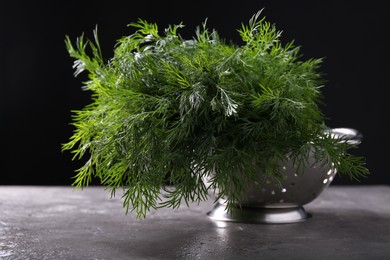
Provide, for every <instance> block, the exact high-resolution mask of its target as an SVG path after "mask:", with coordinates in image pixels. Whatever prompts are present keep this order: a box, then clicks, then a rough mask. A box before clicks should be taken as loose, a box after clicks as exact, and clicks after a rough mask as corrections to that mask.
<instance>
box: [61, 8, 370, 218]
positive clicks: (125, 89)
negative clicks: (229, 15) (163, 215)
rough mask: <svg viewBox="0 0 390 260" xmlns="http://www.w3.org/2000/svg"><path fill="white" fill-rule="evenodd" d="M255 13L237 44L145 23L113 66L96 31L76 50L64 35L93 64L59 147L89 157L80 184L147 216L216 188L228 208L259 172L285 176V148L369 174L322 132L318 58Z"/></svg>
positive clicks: (119, 49)
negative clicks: (87, 100)
mask: <svg viewBox="0 0 390 260" xmlns="http://www.w3.org/2000/svg"><path fill="white" fill-rule="evenodd" d="M260 14H261V12H258V13H256V14H255V15H254V16H253V17H251V19H250V20H249V23H248V24H242V27H241V28H239V29H238V33H239V34H240V36H241V38H242V40H243V42H244V44H242V46H238V45H236V44H233V43H226V42H225V41H224V40H222V39H221V38H220V37H219V36H218V34H217V32H216V31H215V30H211V31H210V30H209V29H208V28H207V25H206V22H204V23H203V24H202V26H200V27H198V28H197V30H196V34H195V36H194V37H193V39H191V40H185V39H183V38H182V37H181V36H180V34H178V30H179V29H180V28H181V27H183V24H178V25H173V26H169V27H168V28H166V29H165V31H164V32H163V33H161V32H159V30H158V26H157V25H156V24H153V23H148V22H146V21H144V20H141V19H139V20H138V21H137V22H136V23H132V24H130V25H131V26H132V27H133V28H136V31H135V33H133V34H132V35H130V36H127V37H123V38H122V39H120V40H118V42H117V45H116V46H115V49H114V55H113V57H112V58H111V59H110V60H109V61H107V62H105V61H104V59H103V57H102V54H101V50H100V46H99V40H98V37H97V31H96V30H95V31H94V36H95V39H94V42H92V41H90V40H86V41H84V39H83V36H81V37H79V38H78V39H77V43H76V45H75V46H73V44H72V43H71V40H70V39H69V37H68V36H67V37H66V46H67V50H68V52H69V54H70V56H71V57H73V58H75V62H74V68H75V75H76V76H77V75H78V74H80V73H81V72H83V71H85V70H86V71H88V73H89V81H87V82H85V88H87V89H88V90H90V91H91V92H92V98H93V101H92V103H91V104H89V105H88V106H86V107H85V108H84V109H82V110H78V111H73V112H74V118H73V125H74V127H75V131H74V134H73V135H72V136H71V138H70V140H69V142H68V143H66V144H63V150H71V151H72V152H73V153H74V154H75V157H74V158H77V159H81V158H83V157H87V158H88V160H87V161H86V163H85V165H84V166H83V167H82V168H80V169H79V170H78V174H77V175H76V176H75V181H74V185H75V186H76V187H77V188H83V187H86V186H88V184H90V183H91V181H92V179H93V178H96V177H97V178H99V180H100V182H101V184H102V185H105V186H106V187H107V188H108V189H110V190H111V193H112V195H113V196H114V195H115V191H116V190H117V189H121V190H123V199H124V205H123V206H124V208H125V209H126V213H127V212H128V211H129V209H130V210H131V211H133V210H135V211H136V213H137V217H138V218H140V217H145V216H146V213H147V211H149V210H150V209H152V208H153V209H156V208H159V207H173V208H175V207H179V206H180V204H181V202H183V201H184V202H185V203H186V204H187V205H188V203H189V202H199V201H202V200H205V199H207V197H208V193H209V189H213V190H218V194H216V195H217V197H218V198H219V197H226V198H228V206H229V205H230V206H231V205H232V203H236V202H237V201H238V200H239V198H240V197H241V196H242V194H243V193H244V183H246V182H248V181H253V180H255V179H256V178H257V177H256V174H258V172H259V171H258V170H259V169H261V172H262V174H264V175H265V176H267V178H269V179H272V180H274V181H275V182H278V181H280V180H281V179H282V178H283V175H282V174H281V173H280V171H279V167H280V161H283V160H284V159H285V158H286V155H289V158H292V160H294V161H295V162H296V164H295V165H297V168H300V169H301V170H303V169H304V167H305V162H306V160H307V157H308V156H309V151H311V150H313V151H314V154H315V158H316V160H318V161H321V162H323V163H324V165H326V164H327V163H329V162H332V163H333V164H334V166H335V167H336V168H337V169H338V172H340V173H344V174H348V175H349V176H350V177H351V178H352V179H356V178H358V177H361V176H364V175H366V174H367V173H368V170H367V168H365V166H364V165H365V163H364V158H362V157H358V156H354V155H351V154H350V153H348V149H349V148H351V147H353V146H356V145H353V144H350V143H348V142H343V141H341V140H340V139H337V138H333V137H330V136H329V134H327V131H326V130H328V127H327V126H325V124H324V115H323V114H322V113H321V111H320V108H319V104H320V103H321V102H322V99H321V93H320V87H321V85H322V84H323V79H322V77H321V73H319V72H318V69H319V67H320V64H321V59H309V60H305V61H303V60H301V59H300V58H301V55H300V52H299V51H300V49H299V47H297V46H295V44H294V42H290V43H288V44H285V45H283V44H282V43H281V41H280V37H281V32H280V31H278V30H277V29H276V27H275V25H273V24H271V23H269V22H268V21H266V20H265V18H261V19H260ZM206 21H207V20H206ZM88 53H90V54H88ZM206 176H212V178H210V181H211V185H210V186H208V185H205V183H204V177H206ZM167 184H168V185H167ZM162 191H164V192H163V193H162ZM162 194H164V196H162Z"/></svg>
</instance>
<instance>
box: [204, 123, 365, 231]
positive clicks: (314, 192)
mask: <svg viewBox="0 0 390 260" xmlns="http://www.w3.org/2000/svg"><path fill="white" fill-rule="evenodd" d="M330 134H331V135H332V136H335V137H342V138H344V139H346V140H347V142H350V143H358V142H360V137H361V136H360V134H359V133H358V131H356V130H354V129H350V128H334V129H332V130H331V131H330ZM308 165H311V167H310V168H307V169H305V171H304V172H302V173H300V172H297V170H296V168H295V167H294V166H293V162H292V161H291V160H287V161H286V162H285V163H283V165H282V167H281V169H282V171H283V175H284V176H285V177H284V179H283V180H282V181H281V183H280V185H279V184H276V183H274V182H272V181H267V180H262V181H259V182H258V183H257V182H255V183H251V184H248V185H247V187H246V191H247V192H246V193H245V196H244V197H242V198H241V200H240V202H241V207H236V208H232V210H231V211H230V212H227V210H226V204H225V202H224V200H222V199H221V200H219V201H218V203H217V204H216V205H215V207H214V209H213V210H212V211H210V212H209V213H208V216H209V217H210V218H211V219H213V220H217V221H235V222H252V223H292V222H298V221H303V220H305V219H307V218H309V217H310V216H311V215H310V214H309V213H307V212H306V211H305V210H304V208H303V205H305V204H307V203H309V202H311V201H313V200H314V199H315V198H317V197H318V196H319V195H320V193H321V192H322V191H323V190H324V189H325V188H326V187H328V186H329V184H330V183H331V182H332V181H333V178H334V176H335V174H336V173H337V169H336V168H335V167H334V166H333V164H332V163H331V164H330V165H322V164H321V163H318V162H316V161H315V160H314V156H310V157H309V163H308Z"/></svg>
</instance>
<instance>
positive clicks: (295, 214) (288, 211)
mask: <svg viewBox="0 0 390 260" xmlns="http://www.w3.org/2000/svg"><path fill="white" fill-rule="evenodd" d="M207 215H208V216H209V217H210V218H211V219H212V220H216V221H231V222H245V223H264V224H267V223H272V224H285V223H296V222H301V221H304V220H306V219H308V218H309V217H311V214H309V213H306V211H305V209H304V208H303V207H289V208H259V207H257V208H247V207H244V208H233V209H232V211H231V212H229V213H228V212H227V211H226V209H225V205H223V204H220V203H217V204H216V205H215V207H214V208H213V210H212V211H210V212H208V213H207Z"/></svg>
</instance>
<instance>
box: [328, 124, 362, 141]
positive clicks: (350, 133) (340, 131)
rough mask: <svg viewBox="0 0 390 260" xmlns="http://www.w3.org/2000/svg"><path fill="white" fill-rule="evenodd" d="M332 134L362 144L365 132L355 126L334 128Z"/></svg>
mask: <svg viewBox="0 0 390 260" xmlns="http://www.w3.org/2000/svg"><path fill="white" fill-rule="evenodd" d="M330 134H331V135H332V136H335V137H336V138H341V139H344V140H346V142H347V143H349V144H360V143H361V142H362V139H363V134H362V133H361V132H360V131H358V130H356V129H354V128H342V127H341V128H332V129H331V130H330Z"/></svg>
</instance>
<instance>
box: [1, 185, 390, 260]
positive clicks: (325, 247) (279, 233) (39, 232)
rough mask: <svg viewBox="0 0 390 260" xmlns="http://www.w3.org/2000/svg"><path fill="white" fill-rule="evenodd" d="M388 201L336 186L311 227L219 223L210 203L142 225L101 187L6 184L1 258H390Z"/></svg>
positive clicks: (320, 201)
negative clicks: (208, 213)
mask: <svg viewBox="0 0 390 260" xmlns="http://www.w3.org/2000/svg"><path fill="white" fill-rule="evenodd" d="M389 202H390V187H389V186H353V187H352V186H351V187H349V186H347V187H345V186H332V185H331V186H330V187H329V188H328V189H326V190H325V191H324V192H323V193H322V194H321V195H320V196H319V197H318V198H317V199H316V200H314V201H313V202H311V203H309V204H307V205H305V209H306V211H308V212H310V213H311V214H312V215H313V217H312V218H310V219H308V220H306V221H304V222H300V223H294V224H272V225H271V224H243V223H226V224H225V225H219V224H218V223H217V222H213V221H211V220H210V219H209V218H208V217H207V216H206V213H207V212H208V211H209V210H211V209H212V207H213V204H212V201H211V200H210V201H206V202H203V203H201V204H200V205H191V207H190V208H187V207H185V206H184V207H181V208H179V209H177V210H171V209H162V210H159V211H157V212H150V214H149V215H148V217H147V218H146V219H143V220H136V219H135V216H134V215H132V214H129V215H125V211H124V209H123V208H122V200H121V198H120V197H119V198H118V197H117V198H114V199H110V198H109V193H108V191H105V190H104V189H103V188H102V187H89V188H86V189H84V190H82V191H81V190H77V191H74V190H73V189H72V188H71V187H21V186H0V259H39V260H42V259H56V260H59V259H72V260H73V259H74V260H77V259H83V260H84V259H351V260H356V259H364V260H368V259H369V260H372V259H390V203H389Z"/></svg>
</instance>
